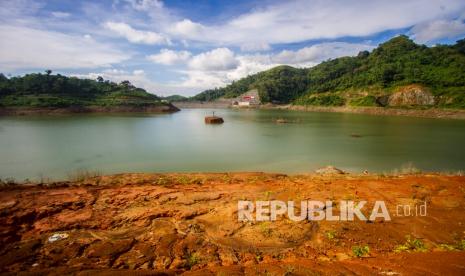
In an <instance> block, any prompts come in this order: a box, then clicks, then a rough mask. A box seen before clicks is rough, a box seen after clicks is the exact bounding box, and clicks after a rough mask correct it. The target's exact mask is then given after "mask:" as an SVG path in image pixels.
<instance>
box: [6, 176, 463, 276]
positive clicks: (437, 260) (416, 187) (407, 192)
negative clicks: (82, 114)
mask: <svg viewBox="0 0 465 276" xmlns="http://www.w3.org/2000/svg"><path fill="white" fill-rule="evenodd" d="M275 199H276V200H283V201H287V200H293V201H297V202H299V201H302V200H323V201H324V200H332V201H334V202H338V201H340V200H354V201H360V200H367V201H368V202H369V203H368V205H372V203H373V202H374V201H375V200H384V201H385V202H386V204H387V207H388V209H389V211H390V214H391V216H392V221H384V220H382V219H376V220H375V221H359V220H356V221H346V222H340V221H308V220H305V221H302V222H294V221H292V220H289V219H288V218H287V217H285V216H282V217H278V220H277V221H275V222H239V221H238V220H237V202H238V200H253V201H255V200H275ZM424 202H426V203H427V215H426V216H404V215H402V216H400V215H398V213H397V211H396V208H398V207H397V206H407V205H408V206H411V207H412V210H414V209H415V208H414V207H415V206H419V205H421V204H423V203H424ZM464 207H465V177H464V176H445V175H437V174H431V175H427V174H421V175H400V176H378V175H366V176H355V175H345V174H334V175H316V174H315V175H300V176H287V175H278V174H262V173H234V174H121V175H113V176H98V177H93V178H88V179H83V180H80V181H76V182H61V183H51V184H46V185H45V184H43V185H28V184H21V185H18V184H5V183H4V185H3V187H2V188H1V190H0V272H1V273H2V274H6V275H8V274H16V273H18V272H23V273H25V274H28V273H29V274H86V275H87V274H105V275H114V274H123V273H124V274H128V273H129V274H135V273H137V274H142V275H145V274H152V275H153V274H157V273H158V274H160V275H175V274H182V273H184V274H185V275H373V274H374V275H425V274H435V275H464V274H465V251H463V249H464V247H465V232H464V231H465V213H464V212H463V210H464ZM337 210H338V205H336V206H335V207H334V211H335V213H337V212H336V211H337Z"/></svg>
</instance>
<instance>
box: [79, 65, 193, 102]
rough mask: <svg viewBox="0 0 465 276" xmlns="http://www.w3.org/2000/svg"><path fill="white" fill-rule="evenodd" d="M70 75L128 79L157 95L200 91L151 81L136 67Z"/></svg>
mask: <svg viewBox="0 0 465 276" xmlns="http://www.w3.org/2000/svg"><path fill="white" fill-rule="evenodd" d="M72 76H75V77H78V78H85V79H97V77H98V76H101V77H103V78H104V79H105V80H110V81H113V82H116V83H120V82H122V81H125V80H128V81H130V82H131V83H132V84H133V85H135V86H136V87H141V88H144V89H145V90H146V91H147V92H149V93H152V94H156V95H159V96H168V95H172V94H181V95H182V94H184V95H186V94H190V95H193V94H195V93H198V92H200V90H199V89H198V88H197V87H186V86H183V85H179V84H177V85H176V84H162V83H157V82H155V81H153V80H152V79H151V78H150V77H149V76H147V74H146V73H145V71H144V70H141V69H137V70H134V71H132V72H128V71H126V70H121V69H116V68H112V69H105V70H103V71H101V72H91V73H87V74H72Z"/></svg>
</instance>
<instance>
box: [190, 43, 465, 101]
mask: <svg viewBox="0 0 465 276" xmlns="http://www.w3.org/2000/svg"><path fill="white" fill-rule="evenodd" d="M254 88H256V89H258V91H259V93H260V96H261V99H262V102H265V103H266V102H272V103H280V104H289V103H293V104H296V105H324V106H341V105H354V106H384V105H387V103H386V99H387V97H389V96H390V95H392V94H393V93H396V92H398V93H404V92H405V91H406V90H409V89H410V90H412V89H413V91H421V92H422V93H426V94H427V95H431V97H433V98H434V103H433V104H432V105H434V106H438V107H450V108H465V39H462V40H459V41H457V43H456V44H454V45H437V46H434V47H427V46H425V45H418V44H416V43H414V42H413V41H412V40H410V39H409V38H408V37H407V36H398V37H395V38H392V39H391V40H389V41H387V42H385V43H382V44H380V45H379V46H378V47H377V48H376V49H374V50H373V51H371V52H368V51H363V52H360V53H359V54H358V55H357V56H354V57H341V58H336V59H333V60H328V61H325V62H322V63H320V64H319V65H317V66H314V67H311V68H302V69H298V68H293V67H290V66H278V67H275V68H272V69H270V70H267V71H264V72H260V73H257V74H254V75H251V76H248V77H245V78H243V79H240V80H238V81H235V82H233V83H232V84H230V85H228V86H226V87H224V88H216V89H212V90H207V91H204V92H202V93H200V94H198V95H196V96H194V97H191V98H190V99H191V100H196V101H211V100H215V99H217V98H220V97H224V98H233V97H236V96H238V95H240V94H242V93H244V92H246V91H248V90H250V89H254ZM417 94H418V93H417ZM420 96H421V95H420ZM426 102H428V101H426ZM428 103H430V104H431V102H428Z"/></svg>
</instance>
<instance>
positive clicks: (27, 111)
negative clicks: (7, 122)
mask: <svg viewBox="0 0 465 276" xmlns="http://www.w3.org/2000/svg"><path fill="white" fill-rule="evenodd" d="M179 110H180V109H179V108H177V107H175V106H174V105H172V104H162V105H148V106H109V107H103V106H85V107H83V106H74V107H63V108H53V107H43V108H41V107H38V108H34V107H16V108H15V107H0V116H24V115H62V114H81V113H173V112H177V111H179Z"/></svg>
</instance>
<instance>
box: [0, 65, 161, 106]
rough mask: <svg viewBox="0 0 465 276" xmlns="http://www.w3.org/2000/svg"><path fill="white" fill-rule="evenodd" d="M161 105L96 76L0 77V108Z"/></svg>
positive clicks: (134, 89) (124, 85)
mask: <svg viewBox="0 0 465 276" xmlns="http://www.w3.org/2000/svg"><path fill="white" fill-rule="evenodd" d="M157 105H165V104H164V103H162V101H161V100H160V98H159V97H158V96H156V95H153V94H150V93H147V92H146V91H145V90H144V89H142V88H137V87H135V86H133V85H132V84H131V83H130V82H129V81H123V82H121V83H119V84H117V83H114V82H110V81H108V80H104V79H103V78H101V77H98V78H97V80H91V79H80V78H76V77H66V76H62V75H60V74H57V75H52V72H51V71H50V70H47V71H46V72H45V73H44V74H42V73H37V74H27V75H24V76H19V77H12V78H7V77H5V76H4V75H3V74H0V107H37V108H40V107H56V108H66V107H71V106H100V107H115V106H132V107H147V106H157Z"/></svg>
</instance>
